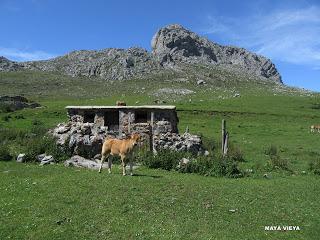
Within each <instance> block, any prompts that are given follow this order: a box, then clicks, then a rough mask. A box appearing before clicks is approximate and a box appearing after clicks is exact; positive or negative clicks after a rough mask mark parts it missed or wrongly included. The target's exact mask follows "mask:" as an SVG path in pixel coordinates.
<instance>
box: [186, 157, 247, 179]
mask: <svg viewBox="0 0 320 240" xmlns="http://www.w3.org/2000/svg"><path fill="white" fill-rule="evenodd" d="M180 171H181V172H189V173H198V174H201V175H205V176H215V177H222V176H226V177H242V176H243V174H242V172H241V171H240V170H239V168H238V164H237V162H236V161H234V160H233V159H232V158H230V157H225V158H223V157H205V156H202V157H197V158H196V159H193V160H192V161H191V162H190V163H189V164H187V165H186V166H184V167H183V168H181V169H180Z"/></svg>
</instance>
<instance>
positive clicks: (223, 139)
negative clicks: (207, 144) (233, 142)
mask: <svg viewBox="0 0 320 240" xmlns="http://www.w3.org/2000/svg"><path fill="white" fill-rule="evenodd" d="M225 139H226V121H225V120H224V119H222V125H221V152H222V154H223V153H224V143H225Z"/></svg>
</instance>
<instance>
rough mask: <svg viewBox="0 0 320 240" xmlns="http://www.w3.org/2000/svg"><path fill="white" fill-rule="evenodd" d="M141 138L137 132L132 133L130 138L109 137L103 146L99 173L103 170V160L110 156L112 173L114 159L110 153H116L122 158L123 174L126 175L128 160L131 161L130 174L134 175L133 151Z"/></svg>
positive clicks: (109, 167)
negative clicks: (112, 159)
mask: <svg viewBox="0 0 320 240" xmlns="http://www.w3.org/2000/svg"><path fill="white" fill-rule="evenodd" d="M139 139H140V135H139V134H137V133H134V134H132V135H131V137H130V138H128V139H123V140H120V139H107V140H106V141H105V142H104V143H103V146H102V151H101V163H100V164H101V165H100V168H99V173H100V172H101V169H102V165H103V162H104V161H105V159H106V158H108V171H109V173H111V165H112V161H111V158H110V155H111V156H115V155H116V156H120V158H121V162H122V173H123V176H125V175H126V164H127V162H126V161H127V160H129V162H130V174H131V175H132V153H133V151H134V150H135V148H136V146H137V145H138V141H139Z"/></svg>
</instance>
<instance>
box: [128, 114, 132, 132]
mask: <svg viewBox="0 0 320 240" xmlns="http://www.w3.org/2000/svg"><path fill="white" fill-rule="evenodd" d="M130 133H131V112H129V114H128V134H129V135H130Z"/></svg>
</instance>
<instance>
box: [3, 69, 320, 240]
mask: <svg viewBox="0 0 320 240" xmlns="http://www.w3.org/2000/svg"><path fill="white" fill-rule="evenodd" d="M162 79H167V80H168V81H165V80H162ZM232 79H236V78H232ZM169 80H170V81H169ZM0 86H1V88H0V95H18V94H23V95H24V96H26V97H27V98H29V99H31V100H34V101H36V102H39V103H40V104H41V105H42V107H41V108H37V109H24V110H20V111H16V112H2V113H0V128H1V129H9V130H17V129H18V130H23V131H28V130H30V129H31V128H33V127H34V125H35V122H37V121H38V122H41V124H42V125H43V126H45V128H48V129H49V128H52V127H54V126H55V125H56V124H58V123H59V122H63V121H66V120H67V116H66V111H65V109H64V107H65V106H67V105H114V104H115V102H116V101H117V100H124V101H126V102H127V104H128V105H140V104H154V101H156V100H159V99H160V100H162V101H163V102H165V103H164V104H170V105H176V106H177V111H178V117H179V129H180V132H183V131H184V130H185V129H186V128H187V127H188V128H189V129H190V132H191V133H195V134H200V135H202V136H203V140H204V142H205V144H206V145H208V146H209V145H210V144H214V145H215V146H219V141H220V135H221V132H220V131H221V121H222V119H225V120H226V121H227V130H228V132H229V134H230V144H231V145H232V146H233V147H234V148H237V149H239V151H241V153H242V155H243V157H244V160H243V161H241V162H239V168H240V169H241V171H243V172H246V171H248V170H250V171H249V172H250V174H247V175H246V176H245V177H243V178H237V179H233V178H227V177H221V178H217V177H206V176H199V175H197V174H184V173H178V172H175V171H164V170H157V169H148V168H146V167H144V166H143V167H140V168H138V169H137V170H136V176H133V177H129V176H128V177H122V176H121V175H120V169H118V168H117V167H116V171H115V172H114V173H113V174H111V175H108V174H107V173H106V172H104V173H102V174H98V173H97V172H95V171H91V170H87V169H74V168H65V167H64V166H63V165H62V164H56V165H50V166H43V167H40V166H38V165H36V164H35V163H27V164H19V163H16V162H15V161H0V180H1V185H0V206H1V207H0V214H1V218H0V219H1V220H0V239H318V238H317V236H319V235H320V230H319V229H320V222H319V219H320V213H319V211H318V209H319V207H320V204H319V200H318V198H319V193H320V186H319V184H320V178H319V175H317V174H314V173H315V172H316V171H314V169H310V164H311V163H312V162H314V161H318V162H320V145H319V141H320V134H317V133H310V125H312V124H320V94H318V93H310V92H306V91H302V90H298V89H293V88H288V87H283V86H280V85H277V84H271V83H267V82H261V81H260V82H258V81H252V82H248V81H245V80H243V79H236V80H230V81H225V82H221V81H219V82H218V83H217V82H216V81H215V80H212V81H207V84H206V85H204V86H199V85H197V84H195V82H194V81H192V80H190V81H189V82H181V81H179V80H176V76H174V75H170V74H169V73H168V75H166V76H154V78H150V79H143V80H141V79H137V80H130V81H119V82H106V81H103V80H101V79H89V78H71V77H66V76H62V75H59V74H55V73H36V72H17V73H0ZM161 88H171V89H189V90H192V91H193V93H191V94H187V95H183V94H173V93H168V94H162V95H161V94H160V95H159V94H158V92H157V91H158V90H159V89H161ZM235 93H239V95H240V96H239V97H235ZM7 144H8V145H9V148H10V152H11V154H12V155H13V156H16V155H17V154H19V153H20V151H21V149H20V146H19V145H17V144H16V143H15V142H9V143H7ZM272 147H273V148H276V149H277V154H278V155H279V158H280V159H281V161H283V162H285V163H286V166H287V168H286V169H281V168H272V167H270V165H269V163H270V156H269V155H268V151H270V148H272ZM319 165H320V164H319ZM319 168H320V166H319ZM318 173H319V172H318ZM266 176H267V177H266ZM270 225H271V226H278V225H280V226H299V227H300V230H299V231H265V230H264V226H270Z"/></svg>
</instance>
